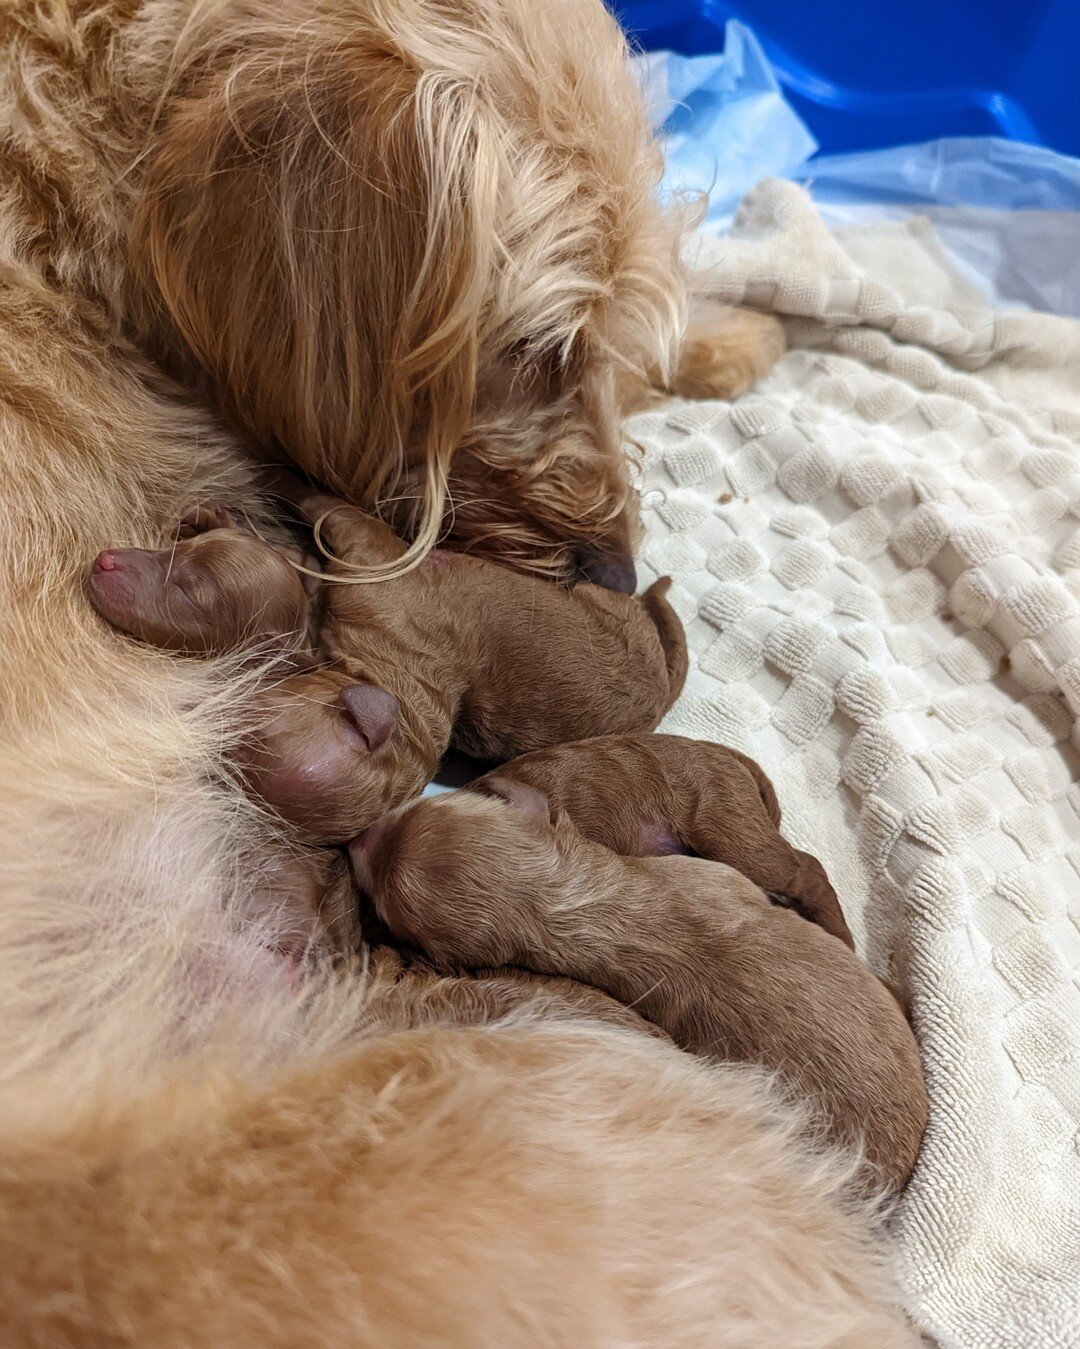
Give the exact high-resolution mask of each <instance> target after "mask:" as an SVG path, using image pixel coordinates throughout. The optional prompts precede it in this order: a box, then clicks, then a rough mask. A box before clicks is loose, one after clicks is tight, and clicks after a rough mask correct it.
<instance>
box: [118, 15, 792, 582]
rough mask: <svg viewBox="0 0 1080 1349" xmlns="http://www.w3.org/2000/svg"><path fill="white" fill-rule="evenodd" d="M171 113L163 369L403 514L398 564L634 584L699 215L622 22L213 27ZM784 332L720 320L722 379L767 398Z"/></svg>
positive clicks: (174, 88)
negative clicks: (690, 222) (677, 197)
mask: <svg viewBox="0 0 1080 1349" xmlns="http://www.w3.org/2000/svg"><path fill="white" fill-rule="evenodd" d="M239 24H242V25H243V29H242V31H243V41H242V44H238V43H237V41H236V37H235V34H236V32H237V31H239V29H238V25H239ZM160 108H161V112H160V115H159V118H158V124H157V132H156V135H155V137H154V139H153V141H152V144H151V146H150V149H149V150H148V153H147V158H146V160H145V163H144V164H143V165H142V166H141V169H140V176H141V182H142V195H141V197H140V202H139V209H138V212H137V214H136V218H135V224H134V234H133V253H134V259H135V262H136V267H137V272H138V275H139V277H140V279H141V282H142V291H141V298H142V299H143V301H144V303H143V304H142V306H141V308H140V310H139V323H140V326H141V328H142V330H143V331H144V332H145V333H146V334H148V335H149V336H150V338H151V339H152V340H153V342H154V344H155V347H156V349H157V350H158V351H160V352H163V353H164V354H165V355H166V357H167V358H168V359H171V360H172V361H174V362H175V361H176V360H177V359H181V360H182V359H183V358H184V357H185V356H186V357H189V358H193V361H194V365H195V368H197V369H198V370H200V371H203V372H206V373H207V374H208V375H209V377H210V380H211V383H212V387H213V390H214V392H215V395H216V397H217V398H218V399H219V401H220V402H221V404H222V405H223V406H224V407H225V408H226V410H227V411H228V412H229V414H230V415H231V417H232V418H233V419H234V420H235V421H236V422H237V423H238V424H239V425H240V426H241V427H243V429H244V430H245V431H246V432H248V433H250V434H251V435H252V436H253V437H254V439H255V440H256V441H257V442H258V443H259V444H260V445H262V446H264V447H265V448H266V449H267V450H270V451H273V450H274V449H275V448H278V449H283V450H284V451H285V453H286V454H287V455H288V456H289V457H291V458H292V459H293V460H295V461H296V462H297V463H299V464H300V465H301V466H302V467H304V468H305V469H307V470H308V471H309V472H310V473H312V474H313V475H314V476H315V477H316V478H319V479H321V480H322V481H323V482H324V483H326V484H327V485H329V486H330V487H331V488H333V489H334V490H335V491H337V492H338V493H339V494H341V495H345V496H347V497H349V498H350V499H352V500H354V501H356V502H359V503H360V504H363V505H365V506H367V507H369V508H374V507H376V506H378V505H380V504H382V505H383V506H384V509H387V510H389V513H390V514H391V518H392V519H393V520H394V521H395V522H396V523H397V524H398V525H399V526H400V527H404V528H405V530H406V532H409V533H411V534H412V535H413V536H414V538H415V544H414V548H413V551H412V552H411V553H409V554H408V555H407V556H406V559H405V560H404V561H403V562H402V563H399V564H398V569H400V567H402V566H408V565H409V564H410V563H411V562H413V561H415V560H416V558H417V557H418V556H419V555H421V554H422V553H423V552H424V551H426V550H427V549H428V548H429V547H430V546H431V545H432V544H433V543H434V542H435V541H436V538H437V537H438V535H439V533H440V531H441V530H443V529H444V528H446V529H448V530H449V531H450V533H451V534H452V535H453V537H454V538H456V539H457V540H458V542H459V543H460V544H462V545H463V546H473V547H477V548H480V549H482V550H483V551H486V552H489V553H495V554H497V555H498V556H499V557H500V558H502V559H503V560H505V561H510V562H513V563H516V564H518V565H522V566H527V567H531V568H539V569H544V570H547V571H549V572H550V573H553V574H566V573H568V572H570V571H571V570H572V568H573V564H574V562H575V560H580V559H581V554H582V553H583V552H584V553H585V555H586V558H587V561H586V569H588V568H589V566H590V565H591V566H592V567H593V568H595V567H596V566H598V565H603V560H604V559H605V558H606V557H607V556H608V555H611V556H615V557H619V558H622V559H624V560H626V561H628V559H629V552H630V546H631V544H632V541H633V535H634V531H635V528H636V515H635V511H634V508H633V503H632V497H631V494H630V489H629V484H628V480H627V474H626V463H625V458H624V455H623V453H622V449H621V432H620V422H621V418H622V416H623V414H624V412H625V411H626V410H627V407H628V406H629V405H631V404H632V403H633V402H635V401H638V400H639V399H640V397H641V392H642V390H643V389H645V388H646V387H647V386H648V385H649V383H650V382H655V381H660V382H661V383H667V382H670V381H671V380H672V379H674V378H675V375H674V372H675V370H676V367H677V364H678V350H679V343H680V340H681V338H682V334H683V328H684V324H685V310H686V295H685V290H686V286H685V278H684V275H683V269H682V266H681V263H680V259H679V245H680V236H681V232H682V228H683V217H684V214H685V213H684V212H680V211H678V210H675V209H668V210H666V211H664V210H661V208H660V206H659V204H658V201H657V191H656V189H657V186H658V183H659V177H660V170H661V165H660V158H659V154H658V150H657V147H656V144H655V143H654V141H653V138H652V136H651V134H650V131H649V128H648V124H647V121H646V118H645V116H644V112H643V107H642V103H641V97H640V93H639V90H638V88H637V86H636V84H635V83H634V82H633V80H632V79H631V78H630V76H629V74H628V70H627V65H626V45H625V42H624V40H623V38H622V35H621V33H620V32H619V30H618V28H617V26H616V25H615V23H614V22H613V21H612V19H611V18H610V17H609V15H608V14H607V12H606V11H605V10H604V8H603V6H602V5H600V4H599V3H586V4H582V3H580V0H549V2H548V3H545V4H536V3H535V2H534V0H332V2H331V3H316V4H314V5H313V4H311V3H310V2H309V0H242V2H241V3H236V4H233V5H230V6H226V7H222V6H221V5H205V4H204V5H202V6H200V7H197V8H196V9H195V11H194V12H193V15H192V18H191V20H190V22H189V23H188V24H187V25H186V27H185V30H184V33H183V37H182V39H181V41H180V42H179V43H178V44H177V48H176V54H175V60H174V62H173V64H172V66H171V68H170V70H169V82H168V85H167V87H166V91H165V93H164V94H163V96H162V99H161V103H160ZM778 333H779V329H778V327H777V325H776V324H775V323H774V322H773V321H771V320H768V319H764V318H762V317H761V316H754V315H733V314H731V313H726V314H720V315H719V316H717V318H716V320H714V323H713V331H712V334H711V336H712V338H713V350H714V351H715V352H719V353H722V355H721V357H720V359H719V360H714V363H713V364H714V368H713V369H712V371H711V378H706V379H702V377H701V372H702V370H703V369H704V365H703V362H702V351H701V345H700V343H699V344H698V345H696V346H694V347H693V348H692V349H691V350H690V352H689V353H688V354H689V356H690V361H691V365H692V366H693V367H694V369H695V370H696V371H697V382H698V383H699V384H700V385H701V386H702V388H703V389H708V391H710V392H712V393H716V392H717V391H718V390H719V391H720V392H731V391H733V390H734V389H736V388H739V387H742V386H744V385H745V384H746V383H748V382H750V380H751V379H752V378H753V377H755V376H756V375H757V374H759V373H761V372H762V371H763V370H764V369H765V368H767V366H768V365H769V364H770V363H771V361H772V359H775V356H776V355H777V354H778V353H779V350H780V344H779V340H778ZM706 345H707V339H706ZM189 364H190V361H189ZM448 493H449V502H448V501H447V494H448ZM597 554H599V559H600V560H599V562H598V561H597V560H596V555H597Z"/></svg>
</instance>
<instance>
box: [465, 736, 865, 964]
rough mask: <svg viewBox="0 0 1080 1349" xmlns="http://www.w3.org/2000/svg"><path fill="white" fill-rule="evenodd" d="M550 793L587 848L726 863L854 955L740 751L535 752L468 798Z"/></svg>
mask: <svg viewBox="0 0 1080 1349" xmlns="http://www.w3.org/2000/svg"><path fill="white" fill-rule="evenodd" d="M507 783H520V784H524V785H525V786H528V787H534V788H536V789H537V790H538V791H541V792H543V793H544V795H545V796H546V797H547V798H548V800H549V801H550V803H551V806H552V809H554V810H564V811H566V813H567V815H569V817H570V819H571V820H572V821H573V822H574V824H575V825H577V827H578V829H580V830H581V832H582V833H583V834H584V835H585V837H586V838H589V839H592V841H593V842H594V843H601V844H603V845H604V847H605V848H610V849H611V850H612V852H617V853H622V854H623V855H625V856H628V857H635V856H648V855H650V854H651V855H663V854H665V853H687V852H688V853H695V854H696V855H697V856H698V857H706V858H709V859H710V860H711V861H714V862H726V863H727V865H728V866H731V867H734V868H735V869H736V870H737V871H741V872H742V873H743V875H744V876H748V877H749V878H750V880H752V881H753V882H754V884H755V885H758V886H760V887H761V889H762V890H767V891H769V892H771V894H773V895H774V896H776V897H777V898H780V899H782V900H783V901H786V902H788V903H789V904H790V905H791V906H792V907H794V908H795V910H796V911H797V912H799V913H801V914H802V915H803V917H805V918H809V919H810V920H811V921H812V922H815V923H818V924H819V925H820V926H821V927H823V928H824V929H825V931H826V932H831V933H832V934H833V936H835V937H839V938H840V940H841V941H843V942H846V943H847V945H848V946H851V947H854V943H853V941H852V939H851V933H850V931H849V930H848V925H847V923H846V922H845V921H844V915H843V913H842V912H841V909H840V905H839V902H838V901H837V898H836V893H835V891H834V890H833V888H832V886H831V885H830V884H829V878H828V877H827V876H826V874H825V870H824V868H823V867H822V865H821V863H820V862H819V861H818V860H817V858H815V857H811V856H810V854H809V853H804V852H799V851H798V850H797V849H796V848H793V847H792V846H791V844H790V843H788V841H787V839H785V838H784V836H783V834H781V833H780V830H779V828H778V825H779V824H780V806H779V803H778V802H777V800H776V793H775V791H774V790H773V785H772V783H771V782H770V781H769V779H768V778H767V777H766V775H765V773H764V772H763V771H762V770H761V768H759V766H758V765H757V764H756V763H755V762H754V761H753V759H748V758H747V757H746V756H745V755H744V754H740V753H739V752H738V751H737V750H733V749H728V748H727V747H726V746H724V745H714V744H710V743H709V742H708V741H706V740H689V739H686V738H685V737H683V736H676V735H608V736H598V737H596V738H595V739H592V740H580V741H577V742H576V743H574V744H568V745H554V746H552V747H551V748H550V749H541V750H536V751H535V752H534V753H532V754H526V755H523V756H522V757H520V758H518V759H514V760H513V761H512V762H511V763H508V764H504V765H503V766H502V767H501V768H497V769H495V771H494V772H492V773H488V774H487V776H486V777H482V778H478V779H477V780H476V781H475V782H473V783H471V784H470V786H469V789H468V790H470V791H477V792H486V793H488V794H493V795H496V796H498V795H505V794H506V792H505V789H504V784H507Z"/></svg>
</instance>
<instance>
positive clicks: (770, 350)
mask: <svg viewBox="0 0 1080 1349" xmlns="http://www.w3.org/2000/svg"><path fill="white" fill-rule="evenodd" d="M785 347H786V342H785V339H784V329H783V325H782V324H781V323H780V320H779V319H777V318H774V317H773V315H772V314H759V313H757V312H756V311H755V310H753V309H727V310H722V311H720V312H719V313H718V314H716V315H715V316H710V317H708V318H704V319H701V320H699V321H698V322H696V323H694V324H692V325H691V327H690V328H689V330H688V331H687V334H686V338H685V340H684V342H683V347H682V351H681V352H680V354H679V366H678V369H677V370H676V372H675V377H674V379H673V380H672V382H671V390H672V392H673V393H677V394H679V395H680V396H681V397H683V398H737V397H738V395H739V394H741V393H744V392H745V391H746V390H747V389H748V388H750V386H751V385H752V384H756V383H757V381H758V380H759V379H762V378H763V377H764V376H765V375H767V374H768V373H769V371H770V370H771V369H772V368H773V366H774V365H775V364H776V362H777V361H778V360H779V359H780V357H781V356H782V355H783V354H784V350H785Z"/></svg>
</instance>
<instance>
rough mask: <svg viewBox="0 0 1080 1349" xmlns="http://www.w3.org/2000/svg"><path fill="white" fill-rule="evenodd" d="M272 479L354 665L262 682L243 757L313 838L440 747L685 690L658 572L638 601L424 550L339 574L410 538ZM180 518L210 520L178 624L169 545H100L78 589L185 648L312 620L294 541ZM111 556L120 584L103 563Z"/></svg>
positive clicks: (647, 725)
mask: <svg viewBox="0 0 1080 1349" xmlns="http://www.w3.org/2000/svg"><path fill="white" fill-rule="evenodd" d="M276 485H277V487H278V490H279V492H281V493H282V494H285V493H288V495H289V499H290V501H291V504H292V505H293V506H294V508H295V509H296V510H297V512H298V513H299V515H300V517H301V518H302V519H303V520H305V521H306V522H307V523H308V524H310V525H311V526H312V527H314V528H316V530H317V532H318V534H319V537H320V539H321V541H322V542H323V543H324V545H327V546H328V548H329V551H330V553H331V555H332V559H331V561H330V562H329V563H328V567H327V572H328V577H329V581H328V582H327V583H326V584H325V585H324V586H323V587H322V595H321V628H320V642H321V649H322V651H323V653H324V654H325V655H327V656H328V657H329V658H330V659H331V660H332V661H333V662H334V664H335V666H336V667H338V668H340V669H341V670H343V671H345V672H346V675H347V676H348V677H347V678H346V677H344V676H339V675H327V674H323V673H310V674H305V675H301V676H296V677H295V678H293V679H292V680H290V681H288V682H287V683H286V684H285V685H284V686H282V692H281V693H280V694H279V693H272V694H269V695H267V696H266V700H265V703H266V705H265V707H264V708H261V709H260V711H265V713H266V716H265V717H261V718H260V720H261V721H262V722H263V723H264V731H263V732H261V733H260V736H261V745H260V744H259V743H258V742H257V743H256V746H255V748H254V750H253V751H252V752H251V753H249V754H247V755H246V756H245V761H246V763H247V765H248V767H249V768H250V769H251V772H252V782H253V785H254V786H255V788H256V789H257V790H259V791H261V792H262V793H263V795H264V796H265V798H266V799H267V800H268V801H269V802H270V804H272V805H273V806H275V808H277V809H278V810H279V811H280V813H281V814H282V815H283V816H284V818H286V819H287V820H289V821H290V823H292V824H294V825H296V826H297V827H298V828H299V829H301V830H302V832H303V836H304V838H305V839H306V840H307V841H309V842H320V843H344V842H345V841H346V840H347V839H349V838H351V837H352V836H353V835H354V834H356V833H358V832H359V831H360V830H361V829H364V828H366V827H367V826H368V825H369V824H371V823H372V822H373V821H374V820H376V819H378V817H379V816H380V815H381V814H382V813H383V812H384V811H385V810H387V809H389V808H390V807H391V806H394V805H397V804H399V803H400V802H401V801H403V800H407V799H408V797H409V796H411V795H413V794H414V793H415V792H416V791H419V790H420V788H421V787H422V786H423V784H424V783H425V782H427V781H428V780H429V779H430V777H431V776H432V774H433V773H434V772H435V769H436V767H437V766H438V763H439V760H440V758H441V757H442V755H443V754H444V753H445V751H446V750H447V748H448V747H449V745H450V744H451V743H453V745H454V746H455V747H456V748H457V749H459V750H461V751H463V752H464V753H466V754H470V755H472V756H473V757H475V758H478V759H487V760H492V759H508V758H513V757H515V756H516V755H519V754H523V753H526V752H528V751H529V750H532V749H536V748H539V747H540V746H544V745H551V744H555V743H558V742H559V741H561V740H574V739H579V738H581V737H582V736H586V735H591V734H603V733H604V732H607V731H634V730H651V729H652V727H654V726H655V725H656V723H657V722H658V721H659V720H660V718H661V717H662V716H663V714H664V713H665V712H666V711H667V709H668V708H669V707H670V706H671V704H672V703H673V702H674V700H675V698H676V697H677V695H678V693H679V691H680V690H681V688H682V685H683V681H684V680H685V678H686V664H687V657H686V639H685V636H684V634H683V630H682V625H681V623H680V622H679V619H678V617H677V615H676V614H675V611H674V610H673V609H672V608H671V606H670V605H669V604H668V603H667V601H666V600H665V598H664V594H665V591H666V589H667V587H668V584H669V582H668V581H667V580H666V579H665V580H663V581H658V582H656V584H655V585H653V586H652V587H651V589H650V590H649V591H648V592H647V593H646V594H645V595H644V596H643V597H642V598H641V599H637V598H635V597H632V596H626V595H620V594H614V593H612V592H610V591H606V590H602V589H601V588H600V587H598V586H594V585H580V586H577V587H576V588H575V589H573V590H565V589H563V588H562V587H559V586H555V585H552V584H550V583H548V582H544V581H541V580H539V579H537V578H536V577H532V576H527V575H523V574H520V573H516V572H510V571H508V570H506V569H505V568H502V567H498V566H496V565H495V564H493V563H490V562H485V561H483V560H481V559H479V558H470V557H462V556H458V555H455V554H450V553H444V552H441V551H439V550H436V551H435V552H433V553H432V554H430V555H429V557H428V558H427V559H426V560H425V561H424V562H423V563H422V564H421V565H420V566H418V567H415V568H413V569H412V570H409V571H405V572H404V574H402V575H399V576H397V577H394V578H393V579H390V580H385V581H381V582H379V583H378V584H377V585H351V584H333V581H334V580H335V578H337V579H338V580H346V581H347V580H348V579H349V568H350V566H353V565H357V564H363V565H367V564H370V563H373V562H379V563H387V564H390V565H391V566H392V565H393V564H394V563H395V562H396V561H399V560H400V558H401V557H402V556H403V554H404V552H405V545H404V544H403V543H402V542H401V541H400V539H398V538H397V536H396V535H395V534H393V533H392V531H391V530H390V529H389V528H388V527H387V526H385V525H383V524H381V523H380V522H379V521H378V520H375V519H374V518H373V517H371V516H368V515H365V514H363V513H362V512H360V511H358V510H356V509H354V508H352V507H348V506H345V505H344V503H342V502H341V501H339V500H338V499H337V498H336V497H330V496H326V495H325V494H322V493H319V492H316V491H314V490H312V489H308V488H306V487H304V486H303V485H302V484H300V483H298V482H297V481H296V480H295V479H292V478H291V477H289V476H288V475H282V476H281V478H280V480H279V481H278V482H277V484H276ZM186 518H187V519H188V523H189V525H190V526H191V527H192V528H199V527H205V528H207V529H208V531H209V532H207V533H205V534H203V535H201V536H200V537H196V538H193V539H190V540H188V541H186V542H183V543H179V544H177V546H176V550H175V551H176V553H180V551H181V550H182V549H186V550H187V551H186V552H185V554H184V556H183V559H182V563H181V566H182V569H183V571H184V575H185V576H186V575H188V574H189V570H190V569H191V568H192V567H193V566H195V564H196V563H198V564H199V571H198V586H197V588H196V586H195V585H194V583H191V582H188V585H189V589H190V593H187V592H185V595H184V603H185V604H186V606H187V607H186V608H185V609H184V610H183V613H184V614H185V615H187V617H186V618H185V620H184V622H183V624H182V625H181V630H182V633H183V636H182V637H181V638H177V637H176V636H175V634H173V633H172V631H171V630H170V628H169V623H170V621H171V618H172V615H173V613H174V610H175V609H176V605H177V601H175V600H174V599H173V597H172V594H171V591H172V589H173V574H174V572H175V569H176V568H175V563H174V566H173V568H172V569H171V570H170V567H169V565H168V564H169V558H170V554H168V553H161V554H141V553H138V552H136V553H134V554H131V555H130V558H131V560H130V561H128V558H129V555H128V554H103V555H102V557H100V558H98V560H97V562H96V563H95V564H94V571H93V572H92V574H91V580H90V594H91V599H92V601H93V602H94V604H95V606H96V607H97V608H98V609H99V611H100V612H102V613H103V614H104V615H105V616H106V617H107V618H109V619H110V621H112V622H115V623H117V625H118V626H122V627H123V628H124V630H125V631H128V632H133V633H135V634H136V635H139V636H141V637H143V638H144V639H145V640H149V641H154V640H156V639H157V638H158V637H164V639H165V640H164V642H162V643H160V644H169V645H172V646H174V647H175V646H176V645H177V644H180V649H183V650H203V651H216V650H222V649H229V648H231V647H233V646H235V644H236V642H237V640H238V639H239V638H241V637H242V636H243V634H244V633H245V632H255V631H257V632H258V635H259V637H260V640H262V641H263V642H264V644H265V643H268V644H271V645H273V644H277V645H279V646H282V647H286V648H288V647H290V645H291V646H293V647H295V646H296V645H297V644H302V643H303V641H304V634H306V633H308V632H310V631H311V630H312V628H313V627H314V626H315V625H316V624H317V623H318V622H319V621H320V619H319V617H317V616H316V612H315V610H316V606H314V605H313V604H312V603H311V599H310V596H309V594H308V591H307V590H305V588H304V586H303V585H302V584H301V582H300V581H299V579H298V573H297V572H296V570H295V568H294V567H293V566H292V565H291V562H290V553H289V550H287V549H284V548H279V547H277V546H275V545H273V544H269V543H265V542H263V541H262V540H260V539H257V538H255V536H253V535H251V534H249V533H247V532H246V531H244V530H241V529H238V528H235V527H233V526H232V524H231V517H229V516H228V515H227V514H224V515H222V514H219V513H218V511H216V510H213V509H205V510H203V511H202V512H201V513H199V514H198V515H197V516H196V517H186ZM219 520H223V521H225V525H224V526H223V527H218V522H219ZM113 557H119V558H122V559H124V563H123V569H122V572H123V574H124V575H126V576H127V577H128V578H129V579H126V580H121V581H120V582H112V581H111V580H110V579H108V578H110V577H111V576H112V574H113V573H112V571H110V570H109V569H108V567H106V569H105V571H104V572H102V570H101V568H102V566H103V558H113ZM255 557H258V558H259V559H261V560H260V561H259V563H258V564H256V563H255V562H254V561H253V559H254V558H255ZM293 560H294V561H295V560H296V559H293ZM103 577H104V578H106V579H104V580H103V579H102V578H103ZM275 624H276V625H277V626H276V628H275ZM196 642H198V643H199V645H196ZM350 684H352V685H353V686H354V691H353V692H352V693H351V694H349V695H348V697H345V695H344V694H343V693H342V690H344V689H346V688H347V687H348V686H349V685H350ZM343 698H344V699H345V701H344V702H343V701H342V700H343ZM350 700H351V701H350ZM290 702H292V708H291V710H290ZM354 732H355V734H354ZM384 747H385V750H384ZM379 751H383V752H381V753H380V752H379Z"/></svg>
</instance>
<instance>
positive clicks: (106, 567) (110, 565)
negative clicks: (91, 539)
mask: <svg viewBox="0 0 1080 1349" xmlns="http://www.w3.org/2000/svg"><path fill="white" fill-rule="evenodd" d="M119 565H120V562H119V559H118V558H117V556H116V554H115V553H110V552H104V553H98V555H97V557H96V558H94V570H95V571H116V569H117V568H118V567H119Z"/></svg>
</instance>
